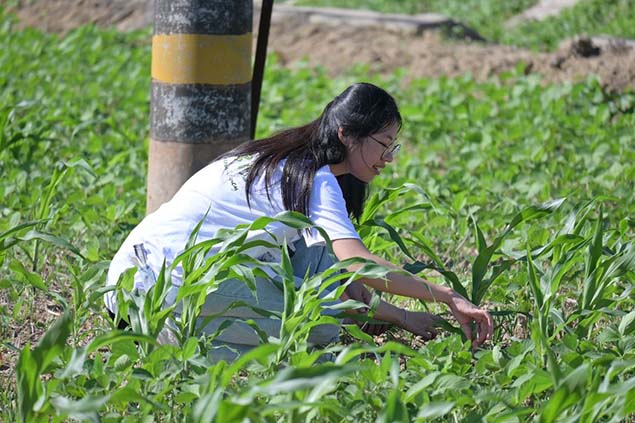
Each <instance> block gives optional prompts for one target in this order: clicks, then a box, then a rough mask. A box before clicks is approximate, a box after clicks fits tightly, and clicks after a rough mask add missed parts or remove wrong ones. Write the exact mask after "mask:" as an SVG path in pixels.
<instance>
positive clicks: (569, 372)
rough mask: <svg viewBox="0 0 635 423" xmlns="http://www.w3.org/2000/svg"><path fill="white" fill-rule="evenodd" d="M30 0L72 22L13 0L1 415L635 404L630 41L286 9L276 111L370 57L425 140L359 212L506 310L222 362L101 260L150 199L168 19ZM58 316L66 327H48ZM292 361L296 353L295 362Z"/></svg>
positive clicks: (422, 411)
mask: <svg viewBox="0 0 635 423" xmlns="http://www.w3.org/2000/svg"><path fill="white" fill-rule="evenodd" d="M316 1H317V0H316ZM431 1H432V0H431ZM588 1H589V2H594V4H596V3H598V2H597V0H588ZM629 1H630V0H627V1H624V0H614V1H612V2H610V3H611V4H614V5H616V4H619V5H624V4H626V5H630V4H632V2H629ZM484 2H485V0H484ZM376 3H383V2H381V1H380V2H376ZM415 3H416V2H415ZM447 3H452V2H449V1H448V2H447ZM464 3H465V2H454V4H464ZM490 3H491V2H490ZM494 3H495V2H494ZM527 3H530V2H527ZM607 3H609V2H607ZM505 4H507V2H505ZM9 5H13V6H12V7H15V8H16V10H17V12H18V16H19V17H20V19H21V23H20V25H19V27H20V28H23V27H25V26H37V27H39V28H43V29H46V30H49V31H55V32H61V33H62V34H61V35H59V36H58V35H57V34H55V33H53V34H51V33H48V32H44V33H43V32H40V31H28V30H23V31H21V30H14V29H13V27H12V25H13V23H12V21H10V19H8V18H7V17H6V16H2V15H0V17H1V18H2V19H3V20H2V22H1V23H0V35H1V36H0V44H2V48H0V86H2V87H3V90H2V91H0V147H2V148H0V174H2V175H3V184H1V185H0V199H2V200H1V201H0V271H1V273H0V337H1V338H2V345H0V386H3V387H4V386H7V387H8V389H4V390H3V391H2V392H0V404H2V406H0V420H6V421H14V420H17V416H18V414H19V413H27V414H28V413H31V414H28V415H29V416H31V415H39V416H40V417H42V418H43V419H44V420H47V419H49V418H50V419H52V420H53V421H57V420H55V418H56V417H50V416H56V415H57V416H62V417H61V419H63V418H68V417H69V416H71V417H74V418H76V419H79V420H92V421H98V420H99V416H101V415H102V414H104V413H103V411H104V410H105V409H107V410H108V412H109V413H111V415H110V416H109V417H106V416H102V417H104V421H121V420H119V416H127V417H126V418H128V420H124V421H140V420H141V419H142V418H144V417H145V418H150V419H152V417H154V420H158V421H176V420H179V421H180V420H185V416H188V417H189V418H191V419H193V420H194V421H198V420H203V419H202V418H201V419H199V418H197V417H201V416H202V414H205V415H209V414H206V413H211V415H216V417H218V416H219V415H221V416H222V415H223V414H222V413H225V414H224V415H225V416H227V415H230V416H231V415H233V416H243V417H244V416H247V417H245V418H246V419H251V421H281V420H284V419H285V417H287V420H286V421H304V420H305V419H306V420H311V419H313V421H337V422H339V421H344V420H346V419H348V420H349V421H375V420H376V421H408V420H409V418H410V420H417V421H430V420H431V419H433V418H439V419H446V421H447V420H450V421H462V420H464V419H465V418H467V417H468V416H471V417H470V418H473V419H476V420H473V421H481V420H478V419H480V418H482V419H484V420H486V421H524V420H525V419H529V418H530V417H531V418H534V419H535V420H536V421H539V420H540V419H542V421H554V420H555V418H556V417H557V416H560V417H561V418H562V420H563V421H571V422H573V421H594V419H596V418H597V419H599V420H602V421H635V417H633V416H635V312H633V311H632V310H633V305H634V301H633V297H632V292H633V286H634V283H635V246H634V245H633V242H632V241H633V239H634V238H633V237H634V230H635V221H634V220H633V216H634V213H635V209H634V207H635V204H634V203H633V180H635V166H634V165H633V163H635V150H634V149H635V142H634V135H633V134H634V133H635V120H634V119H633V116H634V113H633V112H634V110H635V94H634V93H633V92H632V91H633V88H635V53H634V52H633V49H629V48H603V49H601V50H600V51H597V52H594V53H593V54H596V55H591V56H589V57H585V56H587V55H586V54H584V51H582V50H580V45H578V44H576V45H573V47H572V46H569V47H563V48H562V49H560V50H557V49H556V50H549V49H543V50H539V49H538V50H537V49H535V48H534V49H524V48H518V47H513V46H510V45H503V44H495V43H470V42H464V41H457V40H452V41H448V40H447V39H446V38H445V36H444V35H443V34H439V33H434V32H427V33H424V34H422V35H412V34H405V33H399V32H394V31H387V30H384V29H381V28H352V27H339V28H333V27H325V26H318V25H310V24H300V23H299V22H295V21H292V20H290V21H286V22H284V23H276V24H274V26H273V28H272V33H271V49H272V50H273V51H274V52H275V53H276V54H277V59H276V58H272V60H270V61H269V65H270V67H269V68H268V72H267V75H266V79H265V83H264V93H265V94H264V96H263V100H262V101H263V105H262V107H261V112H262V113H261V116H259V128H258V129H259V135H264V134H268V133H271V132H272V131H275V130H277V129H280V128H281V127H284V126H289V125H295V124H299V123H301V122H304V121H306V119H307V116H315V115H316V114H317V113H319V112H320V110H321V107H322V105H323V104H325V103H326V101H328V100H329V99H330V98H331V96H332V94H333V93H336V92H339V91H340V90H341V89H342V88H343V87H345V86H346V85H348V84H349V83H350V82H352V81H355V80H359V79H368V80H370V81H373V82H376V83H378V84H381V85H383V86H386V87H387V88H388V89H389V91H390V92H392V93H394V95H395V96H396V98H397V100H398V102H399V104H400V106H401V108H402V112H403V114H404V117H405V120H406V122H407V124H406V125H405V126H404V130H403V133H402V135H401V137H402V139H403V143H404V150H405V152H406V153H407V154H402V155H401V156H400V158H399V160H398V166H395V167H393V168H391V169H390V170H388V171H387V172H385V173H384V174H382V176H381V177H380V178H378V180H377V183H376V184H374V185H375V187H374V189H375V191H374V195H376V196H375V197H372V198H371V200H370V201H372V202H373V204H375V205H377V207H376V208H374V209H373V211H372V212H371V213H369V215H368V216H366V218H367V219H366V220H364V221H363V222H362V224H361V225H360V233H361V234H362V236H363V237H364V240H365V241H366V242H367V244H368V245H369V246H370V247H371V248H372V250H373V251H378V252H381V253H382V254H385V255H386V256H387V257H388V258H391V259H394V260H395V261H400V262H407V263H408V265H409V266H410V269H411V270H413V271H416V272H419V271H422V272H424V274H425V276H426V277H428V278H430V279H432V280H434V281H435V282H438V283H450V284H451V283H453V282H452V277H453V276H452V275H454V277H456V278H457V283H458V285H456V286H455V285H453V286H455V287H456V288H457V289H459V288H463V286H461V284H462V285H464V286H465V288H464V289H466V288H467V289H469V288H474V287H477V288H478V289H476V290H473V291H472V292H470V293H467V292H466V295H468V294H469V296H470V298H472V299H476V300H478V301H480V302H481V303H482V304H487V305H488V306H489V307H491V308H492V309H493V310H495V311H497V312H498V314H497V315H496V321H497V324H498V326H497V332H496V336H495V340H494V342H492V343H491V344H489V345H487V346H486V348H483V349H481V350H479V351H477V352H475V353H472V352H470V351H468V350H467V349H466V347H465V344H464V343H462V342H461V339H460V337H459V336H457V335H454V334H451V333H448V334H444V336H441V337H439V339H437V340H435V341H433V342H430V343H428V344H426V345H425V346H423V348H422V343H421V341H420V340H418V339H412V338H411V337H408V336H404V335H403V334H402V333H400V332H399V331H397V332H396V333H394V334H392V335H390V336H388V337H387V338H388V339H386V337H384V338H383V339H381V340H380V342H379V344H380V345H381V346H380V347H374V346H373V347H369V346H368V345H367V344H363V343H359V342H358V341H357V340H356V339H357V338H354V337H351V338H350V339H349V341H350V342H351V344H349V345H347V346H351V348H353V349H354V350H353V351H352V352H351V351H349V353H350V354H349V355H346V354H343V356H345V357H344V358H343V359H342V361H343V362H344V363H343V364H342V363H339V364H337V365H336V366H330V365H325V364H318V363H314V362H313V361H314V360H315V356H314V355H313V356H311V355H308V354H307V352H306V351H305V347H306V346H305V345H304V346H303V344H302V342H301V338H302V336H303V335H300V336H298V339H300V341H297V342H296V343H293V342H292V343H291V344H290V345H291V346H289V345H287V346H286V347H285V348H284V349H283V348H279V349H278V350H276V351H274V352H271V351H269V352H267V351H266V350H261V351H260V352H261V353H262V354H261V355H260V356H259V358H258V359H257V360H254V361H253V362H252V363H251V364H249V370H248V371H244V372H243V371H242V370H241V371H238V370H237V369H236V368H231V367H223V366H219V367H213V366H210V365H209V363H208V362H206V361H205V360H206V355H205V349H206V348H207V347H208V346H207V345H206V344H205V343H204V342H203V341H201V342H200V343H199V342H198V341H197V340H196V339H195V338H190V341H193V342H188V343H187V345H184V347H183V349H178V348H177V349H174V350H169V349H168V350H161V349H154V350H152V348H151V346H150V344H149V343H148V342H146V341H147V340H145V339H142V338H130V336H129V335H125V334H122V333H119V332H116V331H111V330H110V329H111V327H110V324H109V322H108V321H107V319H105V318H104V317H105V316H104V310H103V303H102V302H101V293H100V291H99V289H101V283H102V282H103V279H104V270H105V268H106V267H107V263H108V260H109V259H110V257H112V254H113V252H114V251H115V250H116V249H117V248H118V246H119V245H120V243H121V241H122V239H123V237H125V236H126V234H127V233H128V232H129V231H130V229H131V228H132V227H133V226H134V225H135V224H136V222H138V221H139V219H141V217H142V215H143V204H144V199H145V197H144V196H145V179H144V178H145V170H146V165H147V163H146V160H147V157H146V154H147V151H146V149H147V144H144V143H143V140H147V137H148V122H147V121H148V114H149V110H148V90H149V81H148V78H149V77H148V75H149V65H150V63H149V62H150V58H149V40H150V37H149V34H150V33H149V31H148V30H147V29H145V30H142V31H140V32H136V31H135V32H131V33H121V32H116V31H109V30H103V29H101V28H95V27H90V26H88V27H82V28H79V29H77V30H75V31H74V29H75V28H77V27H78V26H79V25H82V24H84V23H90V22H93V23H97V24H99V25H104V26H109V25H115V26H117V27H118V28H119V29H120V30H122V31H123V30H126V31H127V30H129V29H133V28H139V27H144V26H145V24H146V23H147V19H148V12H149V9H148V4H147V3H146V2H144V1H137V0H130V1H124V0H113V1H111V2H100V1H99V2H98V1H79V0H78V1H72V0H51V1H43V0H41V1H39V0H27V1H17V0H10V1H9ZM16 5H17V6H16ZM632 26H633V27H634V28H635V25H632ZM67 35H68V36H67ZM591 35H598V34H591ZM631 38H632V37H631ZM591 50H593V49H591ZM351 58H353V59H351ZM305 59H306V60H305ZM521 63H522V65H521ZM353 64H357V65H358V66H352V65H353ZM314 65H317V66H319V68H317V69H316V68H313V66H314ZM351 68H352V69H351ZM398 69H402V70H398ZM466 73H469V74H470V75H472V77H473V78H474V79H471V78H469V77H465V76H463V75H465V74H466ZM502 74H506V75H504V76H503V77H502V80H503V81H506V83H501V80H497V79H490V77H492V76H494V75H502ZM538 74H540V75H542V77H543V78H542V79H540V78H539V77H538ZM590 74H595V75H598V76H599V78H600V82H599V83H598V82H596V81H595V80H593V79H592V78H587V77H588V76H589V75H590ZM421 77H424V79H419V78H421ZM574 80H575V81H577V80H579V81H582V82H580V83H576V84H569V83H564V84H561V83H560V82H562V81H574ZM552 83H553V84H552ZM565 197H566V201H564V202H563V203H562V204H561V202H560V201H554V200H556V199H559V198H565ZM544 202H550V203H547V204H548V205H547V206H540V207H538V206H537V205H538V204H543V203H544ZM514 216H515V218H514ZM422 222H425V224H422ZM391 224H392V225H394V226H395V227H397V228H399V231H396V232H395V233H387V232H386V231H385V230H384V228H385V227H386V225H391ZM382 225H383V226H382ZM508 225H509V226H508ZM510 227H513V230H512V229H510V230H509V231H507V230H506V229H505V228H510ZM400 237H403V239H401V238H400ZM397 241H401V242H402V244H401V245H400V244H398V242H397ZM397 245H400V246H399V247H397ZM407 249H410V250H411V251H410V252H415V251H416V253H415V254H413V255H409V251H408V250H407ZM498 272H500V273H498ZM441 275H444V276H441ZM459 281H461V282H459ZM490 282H491V285H490ZM479 287H480V288H479ZM476 300H475V301H476ZM311 304H312V306H311V307H314V308H313V309H312V308H311V307H306V310H302V311H303V312H304V313H309V312H310V310H314V309H315V304H313V303H311ZM409 305H410V306H411V307H421V305H420V304H418V303H415V302H412V303H410V304H409ZM65 310H70V311H71V319H72V321H69V320H68V319H67V316H68V314H66V313H65ZM307 316H308V314H303V315H299V316H297V317H298V318H301V319H305V320H303V321H304V322H306V321H307V320H306V319H308V317H307ZM446 316H447V315H446ZM60 318H61V319H60ZM58 319H60V320H59V321H60V326H58V327H56V328H57V329H59V330H58V332H59V333H63V334H64V335H68V336H67V337H66V336H60V337H59V339H61V341H59V340H56V339H54V338H53V337H52V336H51V337H49V338H46V337H44V341H41V340H42V338H43V337H42V335H43V334H44V332H45V331H47V330H50V327H51V323H52V322H53V321H55V320H58ZM65 331H68V332H69V333H65ZM49 333H53V334H55V332H49ZM59 333H58V334H59ZM295 335H297V334H295ZM127 336H128V337H127ZM66 339H67V342H64V341H65V340H66ZM390 340H397V341H399V342H401V343H402V344H398V345H395V344H393V343H390V342H387V341H390ZM40 341H41V344H40V347H37V348H34V346H35V345H36V344H37V343H38V342H40ZM97 341H98V342H97ZM94 342H96V344H95V343H94ZM135 342H136V343H137V345H135ZM28 344H30V345H31V349H29V348H25V346H27V345H28ZM403 344H406V345H408V346H410V347H412V348H413V349H414V350H416V353H415V352H413V351H412V350H408V349H407V348H405V347H404V346H403ZM86 345H89V346H90V347H85V346H86ZM360 345H361V346H360ZM136 346H141V348H136ZM347 346H345V347H347ZM303 348H304V349H303ZM356 348H359V349H356ZM373 348H380V349H375V350H373ZM381 348H383V350H382V349H381ZM30 351H35V353H34V354H33V355H31V356H30V357H29V355H28V353H29V352H30ZM355 351H357V352H359V351H363V354H360V357H368V356H371V357H376V358H377V360H362V359H360V360H358V359H357V358H358V357H357V356H356V355H355V354H357V353H356V352H355ZM336 352H337V351H336ZM20 354H22V358H21V360H22V361H21V363H22V366H21V367H19V369H18V372H17V373H19V375H21V377H22V379H21V380H20V382H19V383H18V384H17V385H18V386H16V378H15V375H16V371H15V369H16V363H17V362H18V356H19V355H20ZM391 354H399V355H401V357H402V359H401V360H400V361H391V357H392V356H391ZM404 356H408V360H405V361H404V360H403V357H404ZM188 357H189V358H188ZM38 360H39V361H38ZM347 360H348V361H347ZM42 362H46V363H47V365H43V367H41V368H40V367H38V366H39V365H41V364H42ZM289 363H292V365H289V368H290V369H291V370H293V371H297V373H293V371H289V372H283V371H277V369H279V368H281V367H280V366H281V365H284V366H287V365H288V364H289ZM340 364H341V365H340ZM311 372H313V373H311ZM41 375H43V377H40V376H41ZM305 377H308V378H311V379H312V380H313V381H317V382H315V383H317V384H318V385H319V386H318V387H317V388H314V387H313V386H310V387H307V385H306V384H304V385H303V380H304V379H303V378H305ZM216 382H218V383H216ZM318 382H319V383H318ZM20 389H22V391H21V392H22V400H24V403H23V404H22V403H20V404H18V402H17V401H18V400H19V399H20V397H19V396H18V394H17V391H18V390H20ZM38 398H44V399H45V401H46V402H45V403H44V405H43V408H42V409H38V410H35V409H34V408H33V406H34V404H37V399H38ZM219 398H220V399H219ZM246 398H248V399H249V401H251V402H246V401H247V399H246ZM307 398H313V400H315V402H313V403H311V402H310V401H308V402H307ZM102 400H103V401H108V402H107V404H105V405H104V403H103V402H100V401H102ZM201 404H203V405H204V404H219V409H217V410H207V409H204V408H201ZM245 404H247V405H245ZM307 404H309V405H307ZM422 404H423V405H425V406H422ZM276 407H278V408H276ZM311 407H315V408H311ZM219 410H220V411H219ZM98 412H99V413H101V414H99V415H98ZM214 413H216V414H214ZM232 413H235V414H232ZM157 416H159V417H157ZM343 416H345V417H346V418H344V417H343ZM475 416H476V417H475ZM320 417H324V418H323V420H320V419H319V418H320ZM27 420H28V419H27ZM208 420H211V419H208ZM230 420H231V419H226V420H222V418H219V421H230ZM32 421H33V420H32Z"/></svg>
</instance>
